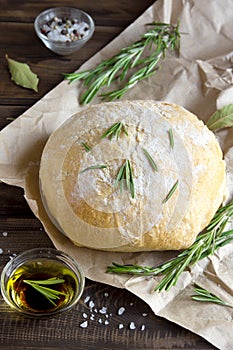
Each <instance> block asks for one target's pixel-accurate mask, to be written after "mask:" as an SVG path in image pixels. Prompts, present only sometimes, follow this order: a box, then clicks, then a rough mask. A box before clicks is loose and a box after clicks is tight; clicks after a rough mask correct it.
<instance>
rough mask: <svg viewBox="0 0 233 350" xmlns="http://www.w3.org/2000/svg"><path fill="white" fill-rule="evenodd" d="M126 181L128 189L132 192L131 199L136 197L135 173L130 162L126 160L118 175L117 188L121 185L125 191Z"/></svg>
mask: <svg viewBox="0 0 233 350" xmlns="http://www.w3.org/2000/svg"><path fill="white" fill-rule="evenodd" d="M124 181H125V182H126V188H127V189H128V190H129V191H130V193H131V197H132V198H134V197H135V191H134V181H133V172H132V168H131V164H130V161H129V160H126V161H125V163H124V164H123V165H122V166H121V167H120V170H119V172H118V174H117V177H116V181H115V186H118V185H119V184H120V188H121V190H122V189H123V184H124Z"/></svg>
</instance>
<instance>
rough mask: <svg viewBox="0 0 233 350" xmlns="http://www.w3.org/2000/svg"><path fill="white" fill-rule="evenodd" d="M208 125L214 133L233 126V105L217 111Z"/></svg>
mask: <svg viewBox="0 0 233 350" xmlns="http://www.w3.org/2000/svg"><path fill="white" fill-rule="evenodd" d="M206 125H207V126H208V128H209V129H210V130H212V131H214V130H217V129H222V128H227V127H231V126H233V103H231V104H229V105H227V106H225V107H223V108H221V109H219V110H218V111H216V112H215V113H214V114H213V115H212V116H211V117H210V119H209V120H208V122H207V124H206Z"/></svg>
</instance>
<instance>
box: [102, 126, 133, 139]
mask: <svg viewBox="0 0 233 350" xmlns="http://www.w3.org/2000/svg"><path fill="white" fill-rule="evenodd" d="M121 131H123V132H124V133H125V134H126V135H127V136H128V133H127V131H126V128H125V125H124V124H123V123H122V122H117V123H115V124H113V125H112V126H111V127H110V128H109V129H108V130H107V131H106V132H105V133H103V135H102V136H101V139H104V138H105V137H110V138H112V137H114V136H116V138H117V140H118V138H119V136H120V133H121Z"/></svg>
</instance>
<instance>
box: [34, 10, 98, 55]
mask: <svg viewBox="0 0 233 350" xmlns="http://www.w3.org/2000/svg"><path fill="white" fill-rule="evenodd" d="M34 28H35V31H36V34H37V35H38V37H39V38H40V39H41V40H42V42H43V43H44V44H45V46H46V47H47V48H49V49H50V50H51V51H53V52H55V53H56V54H58V55H63V56H64V55H70V54H72V53H73V52H75V51H77V50H79V49H80V48H81V47H82V46H83V45H84V44H86V43H87V41H88V40H89V39H90V38H91V37H92V35H93V33H94V30H95V24H94V21H93V19H92V18H91V16H90V15H89V14H87V13H86V12H84V11H82V10H79V9H76V8H72V7H55V8H51V9H48V10H45V11H43V12H41V13H40V14H39V15H38V16H37V17H36V19H35V21H34Z"/></svg>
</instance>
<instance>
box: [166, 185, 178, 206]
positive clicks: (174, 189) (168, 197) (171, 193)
mask: <svg viewBox="0 0 233 350" xmlns="http://www.w3.org/2000/svg"><path fill="white" fill-rule="evenodd" d="M178 185H179V180H177V181H176V182H175V183H174V185H173V186H172V188H171V189H170V191H169V192H168V194H167V195H166V197H165V198H164V200H163V201H162V203H163V204H165V203H167V201H168V200H169V199H170V198H171V197H172V195H173V193H174V192H175V191H176V189H177V187H178Z"/></svg>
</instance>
